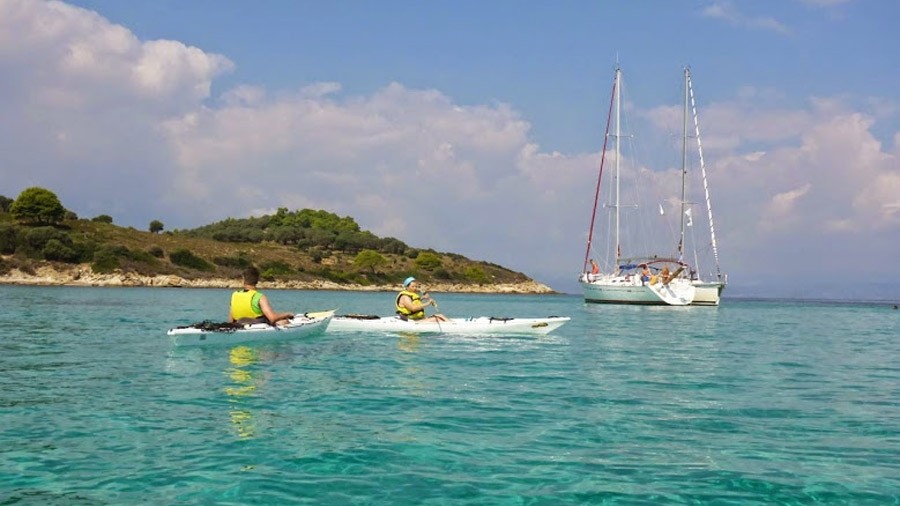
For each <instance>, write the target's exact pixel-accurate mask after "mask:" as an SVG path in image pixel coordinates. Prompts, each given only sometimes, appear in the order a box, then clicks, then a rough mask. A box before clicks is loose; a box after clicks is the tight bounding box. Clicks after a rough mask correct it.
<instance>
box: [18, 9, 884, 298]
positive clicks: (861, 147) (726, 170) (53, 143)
mask: <svg viewBox="0 0 900 506" xmlns="http://www.w3.org/2000/svg"><path fill="white" fill-rule="evenodd" d="M898 23H900V4H898V3H896V2H887V1H886V2H874V1H863V0H779V1H775V0H772V1H767V0H762V1H750V0H746V1H738V0H731V1H724V0H704V1H680V2H669V1H643V2H633V1H624V0H623V1H605V2H587V1H561V2H514V1H491V2H475V1H454V2H446V1H434V2H413V1H385V2H361V1H356V2H351V1H338V2H303V1H286V0H285V1H276V0H270V1H266V2H236V1H221V0H217V1H212V0H202V1H201V0H195V1H189V2H184V1H174V0H158V1H154V2H122V1H118V0H80V1H72V2H65V3H62V2H46V1H40V0H0V72H2V75H4V80H3V82H0V113H2V114H0V171H2V174H3V181H2V184H0V194H2V195H6V196H9V197H13V198H14V197H15V196H16V195H18V193H19V192H20V191H21V190H23V189H24V188H26V187H28V186H43V187H47V188H50V189H51V190H53V191H55V192H56V193H57V194H58V195H59V196H60V198H61V200H62V201H63V204H64V205H66V207H68V208H70V209H72V210H74V211H75V212H77V213H78V214H79V215H81V216H85V217H90V216H94V215H97V214H101V213H105V214H110V215H112V216H113V218H114V220H115V222H116V223H118V224H121V225H130V226H134V227H136V228H140V229H146V227H147V224H148V223H149V222H150V221H151V220H153V219H159V220H161V221H163V223H165V224H166V228H167V229H170V230H171V229H175V228H190V227H194V226H199V225H203V224H206V223H210V222H212V221H217V220H220V219H223V218H225V217H241V216H249V215H251V214H259V213H263V212H268V211H271V210H274V209H276V208H278V207H288V208H291V209H296V208H303V207H311V208H317V209H318V208H321V209H326V210H329V211H331V212H335V213H337V214H340V215H349V216H353V217H354V218H356V219H357V221H358V222H359V223H360V224H361V225H362V226H363V227H364V228H366V229H368V230H371V231H373V232H374V233H376V234H379V235H384V236H393V237H397V238H399V239H401V240H403V241H405V242H407V243H409V244H411V245H413V246H417V247H432V248H434V249H437V250H441V251H452V252H458V253H461V254H464V255H466V256H469V257H472V258H476V259H482V260H488V261H491V262H495V263H499V264H502V265H504V266H508V267H511V268H513V269H515V270H519V271H522V272H524V273H526V274H528V275H530V276H532V277H535V278H537V279H538V280H540V281H543V282H545V283H548V284H550V285H551V286H553V287H554V288H557V289H558V290H563V291H572V292H574V291H577V285H576V284H575V282H574V279H575V277H576V275H577V273H578V271H579V270H580V268H581V261H582V257H583V255H584V241H585V235H586V228H587V223H588V220H589V213H590V205H591V201H592V198H593V181H594V180H595V178H596V172H597V166H598V160H599V152H600V150H601V148H602V144H603V142H602V141H603V129H604V126H605V121H606V111H607V107H608V103H609V90H610V86H611V83H612V77H613V70H614V68H615V65H616V62H617V60H618V62H619V64H620V65H621V66H622V68H623V70H624V72H625V75H626V79H627V81H626V82H627V84H628V99H629V102H628V108H629V110H628V112H629V115H630V116H633V117H634V118H636V125H639V127H638V128H637V134H636V137H635V142H636V143H638V144H641V145H643V146H644V149H645V150H646V152H645V157H646V160H644V163H646V164H648V167H649V168H650V170H651V171H653V172H654V173H658V174H659V177H660V178H661V179H663V178H665V175H666V174H667V171H669V170H670V169H671V167H670V166H667V165H666V163H668V162H665V161H661V160H666V158H665V155H664V154H663V153H662V149H663V147H664V145H665V144H666V135H667V134H670V133H671V132H670V131H669V130H668V128H669V127H668V126H667V125H664V121H663V120H662V118H666V117H668V115H667V112H670V111H671V110H672V108H673V107H678V103H679V100H680V98H679V97H680V93H681V90H680V85H681V71H682V68H683V67H684V66H685V65H689V66H690V67H691V69H692V72H693V78H694V87H695V92H696V94H697V100H698V108H699V114H700V121H701V127H702V128H703V133H704V143H705V146H704V148H705V150H706V153H705V155H706V158H707V166H708V169H709V171H710V183H711V186H712V191H713V194H712V197H713V206H714V210H715V211H716V215H717V216H716V219H717V228H718V229H719V240H720V250H721V255H722V264H723V265H722V268H723V269H724V270H725V271H726V272H728V273H729V280H730V282H731V286H730V287H729V291H730V292H731V293H733V294H749V295H756V294H760V293H762V294H770V295H776V296H805V297H817V296H841V295H842V294H847V295H849V296H852V297H860V296H866V297H868V296H870V295H871V294H875V295H876V296H878V294H881V295H880V296H883V297H892V296H897V292H896V291H890V289H889V288H886V287H883V286H882V287H879V288H878V290H879V291H878V292H865V291H863V293H858V292H859V290H860V289H859V288H858V287H857V285H858V284H859V282H860V281H862V282H865V283H866V286H874V285H875V284H877V283H879V282H880V281H883V280H884V279H893V280H897V279H900V268H898V267H897V264H896V262H888V261H887V260H888V259H893V258H897V257H898V256H900V167H898V166H900V164H898V160H897V157H898V155H900V107H898V105H900V97H898V91H897V90H900V66H898V65H897V63H896V62H897V55H898V54H900V36H898V35H896V32H895V27H896V26H897V25H898ZM654 164H655V165H654ZM870 263H871V266H872V268H869V267H868V265H869V264H870ZM876 265H878V267H877V268H876ZM823 273H827V274H826V275H823ZM846 290H851V291H850V292H847V291H846Z"/></svg>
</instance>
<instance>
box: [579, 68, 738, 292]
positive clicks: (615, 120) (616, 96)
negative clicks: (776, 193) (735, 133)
mask: <svg viewBox="0 0 900 506" xmlns="http://www.w3.org/2000/svg"><path fill="white" fill-rule="evenodd" d="M689 99H690V101H691V103H693V92H692V90H691V87H690V72H689V70H688V69H686V70H685V106H684V117H685V120H684V134H683V136H682V170H681V187H682V189H681V195H680V202H678V207H679V208H680V213H679V214H680V215H681V220H680V227H679V232H678V237H677V239H678V240H677V242H676V241H672V242H670V243H669V245H668V246H667V247H666V248H667V249H668V252H665V253H664V252H662V251H661V250H660V249H659V248H660V246H659V244H658V242H659V241H658V240H656V241H654V240H653V239H654V238H659V237H661V236H662V234H657V233H654V232H648V233H647V235H648V236H651V238H650V239H649V240H643V241H639V240H637V239H636V238H635V237H636V234H637V232H638V230H637V229H641V230H644V229H645V228H646V229H648V230H649V229H652V228H653V226H650V227H644V226H642V225H640V224H639V222H638V220H635V219H632V218H634V217H635V216H636V215H638V214H641V213H638V212H637V211H639V210H640V208H641V205H640V204H639V203H630V202H623V193H624V192H623V191H622V182H623V181H625V182H632V183H633V181H634V177H633V176H631V177H628V176H627V175H626V174H623V169H622V167H621V165H622V160H623V157H622V155H621V149H620V145H621V141H622V140H623V139H627V138H628V136H623V134H622V131H621V127H622V118H621V116H622V114H621V110H622V70H621V68H619V67H617V68H616V72H615V80H614V83H613V91H612V98H611V100H610V108H609V115H608V118H607V127H606V135H605V141H604V146H603V156H602V157H601V162H600V173H599V175H598V178H597V188H596V191H595V194H594V206H593V212H592V215H591V223H590V228H589V230H588V241H587V248H586V251H585V257H584V266H585V269H583V272H582V274H581V275H580V277H579V281H580V283H581V286H582V289H583V292H584V300H585V301H586V302H594V303H609V304H644V305H669V306H686V305H691V304H694V305H717V304H718V303H719V297H720V294H721V292H722V290H723V289H724V286H725V278H724V277H723V276H722V275H721V273H719V270H718V251H717V249H716V247H715V241H714V239H713V243H712V244H713V247H712V248H713V251H714V252H715V254H714V256H715V258H716V272H717V275H718V276H717V278H716V280H715V281H704V280H703V279H702V278H701V277H700V275H699V274H698V270H697V269H696V268H695V267H694V266H692V265H691V264H690V263H689V262H688V260H687V258H686V257H685V246H686V243H690V244H691V245H693V244H695V243H696V241H687V239H692V238H693V237H694V234H693V232H694V229H693V218H694V217H693V209H694V206H695V204H694V203H691V202H689V201H688V200H687V197H688V195H687V186H688V185H687V176H688V170H687V158H688V157H687V151H688V149H687V146H688V143H689V142H688V141H689V133H688V110H689V108H688V101H689ZM692 110H694V111H695V109H692ZM611 123H612V125H613V132H612V133H611V132H610V124H611ZM694 125H695V132H696V134H697V135H696V138H697V140H698V145H699V127H698V126H697V118H696V114H694ZM610 139H612V141H613V148H614V149H613V156H612V158H613V162H614V165H613V169H612V176H611V179H612V181H611V188H610V191H609V193H610V202H609V203H608V204H606V205H605V206H604V207H606V208H609V209H611V211H612V212H611V213H610V214H611V216H610V217H609V218H610V219H609V223H608V226H607V230H608V233H607V236H606V250H607V251H606V253H605V255H604V257H606V258H607V259H606V260H605V261H604V264H605V265H606V269H605V272H604V271H600V272H598V270H599V269H598V268H597V267H594V268H593V269H588V268H587V266H588V261H589V258H590V262H591V265H595V264H594V261H593V258H591V256H592V254H595V253H598V251H597V250H598V249H599V248H596V247H595V245H594V228H595V224H596V218H597V207H598V203H599V200H600V190H601V183H602V182H603V181H604V177H603V176H604V174H603V170H604V165H605V162H606V159H607V154H608V153H607V146H608V144H609V141H610ZM701 153H702V152H701ZM700 158H701V160H702V155H701V157H700ZM701 167H702V163H701ZM635 172H637V171H636V170H635ZM702 177H703V181H704V187H705V188H706V204H707V206H706V208H707V210H708V212H707V217H708V218H709V224H710V231H711V232H712V231H714V229H713V228H712V213H711V211H709V195H708V185H707V184H706V180H705V178H706V173H705V168H703V170H702ZM607 179H609V177H608V178H607ZM641 193H642V192H641V191H636V193H635V195H639V194H641ZM632 210H634V212H631V211H632ZM659 210H660V215H663V214H664V209H663V206H662V204H659ZM626 217H627V218H628V219H627V223H625V224H624V226H623V221H626V220H625V218H626ZM689 231H690V232H692V233H691V234H690V235H689V234H688V233H687V232H689ZM626 232H628V233H626ZM711 235H712V237H713V238H714V234H712V233H711ZM673 239H674V238H673ZM654 242H655V243H656V244H654ZM654 248H657V249H654ZM623 250H624V251H625V252H626V254H625V255H623V254H622V252H623ZM694 259H696V260H699V256H698V255H696V254H695V255H694ZM694 265H695V266H696V264H694Z"/></svg>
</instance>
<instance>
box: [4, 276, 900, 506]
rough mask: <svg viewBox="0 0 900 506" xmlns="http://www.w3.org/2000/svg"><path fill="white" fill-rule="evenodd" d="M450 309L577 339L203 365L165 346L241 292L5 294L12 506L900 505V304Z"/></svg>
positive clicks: (301, 307) (336, 346) (389, 339)
mask: <svg viewBox="0 0 900 506" xmlns="http://www.w3.org/2000/svg"><path fill="white" fill-rule="evenodd" d="M268 293H269V296H270V299H271V300H272V303H273V305H274V306H275V308H276V309H277V310H280V311H297V312H302V311H305V310H323V309H332V308H339V311H338V312H339V313H381V314H387V313H390V312H391V310H392V305H393V294H390V293H352V292H311V291H289V290H285V291H269V292H268ZM434 296H435V299H436V300H437V301H438V303H439V306H438V308H439V310H440V311H441V312H443V313H445V314H447V315H449V316H475V315H487V316H511V317H535V316H550V315H564V316H571V317H572V321H571V322H569V323H568V324H567V325H565V326H563V327H562V328H560V329H559V330H557V331H556V332H554V333H553V334H550V335H548V336H541V337H504V336H499V337H487V338H486V337H471V336H469V337H467V336H430V337H417V336H413V335H390V334H366V333H352V334H343V335H340V334H327V333H326V334H324V335H320V336H315V337H309V338H304V339H302V340H299V341H296V342H288V343H281V344H274V345H265V346H254V345H247V346H233V347H227V346H226V347H207V348H194V349H190V348H188V349H185V348H174V347H173V346H172V345H171V343H170V341H169V338H168V337H167V336H166V334H165V331H166V329H168V328H170V327H174V326H177V325H183V324H188V323H192V322H195V321H199V320H205V319H212V320H221V319H224V318H225V316H226V313H227V305H228V298H229V294H228V291H225V290H214V289H164V288H154V289H149V288H146V289H145V288H75V287H20V286H0V299H2V300H3V304H2V305H0V323H2V325H0V504H65V505H69V504H91V505H94V504H350V505H355V504H367V505H369V504H416V505H418V504H441V505H442V504H453V505H456V504H466V505H492V504H496V505H560V504H741V505H744V504H814V503H823V504H853V505H856V504H878V505H882V504H897V503H898V502H900V323H898V322H900V311H897V310H894V309H893V307H892V304H877V303H826V302H800V301H774V300H770V301H766V300H730V299H727V298H726V299H725V300H723V302H722V305H721V306H720V307H717V308H716V307H687V308H671V307H665V308H663V307H630V306H612V305H586V304H584V303H583V301H582V299H581V298H580V297H577V296H547V295H544V296H522V295H463V294H434Z"/></svg>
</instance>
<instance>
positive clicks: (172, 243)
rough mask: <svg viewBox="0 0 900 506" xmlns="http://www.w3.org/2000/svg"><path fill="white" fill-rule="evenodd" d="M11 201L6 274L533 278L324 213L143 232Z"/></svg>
mask: <svg viewBox="0 0 900 506" xmlns="http://www.w3.org/2000/svg"><path fill="white" fill-rule="evenodd" d="M12 202H14V201H12V200H11V199H5V201H2V202H0V203H3V204H5V205H4V206H0V209H2V210H0V255H2V256H0V276H2V275H4V274H7V273H9V272H10V271H12V270H13V269H19V270H20V271H22V272H25V273H33V272H34V271H35V269H37V268H39V267H40V266H43V265H52V266H57V267H59V268H65V267H66V266H71V265H76V264H83V265H90V268H91V270H92V271H93V272H94V273H98V274H99V273H113V272H121V273H132V274H136V275H140V276H162V275H175V276H179V277H182V278H184V279H191V280H198V279H204V278H209V279H214V278H228V279H239V278H240V273H241V271H242V270H243V269H244V267H246V266H248V265H251V264H252V265H256V266H257V267H258V268H259V269H260V271H261V272H262V274H263V279H264V280H266V281H298V282H310V281H316V280H327V281H330V282H333V283H338V284H342V285H361V286H380V285H397V284H399V283H401V282H402V280H403V279H404V278H405V277H407V276H410V275H412V276H416V277H417V278H419V279H421V280H423V281H425V282H429V283H447V284H455V285H470V286H476V285H493V284H518V283H525V282H529V281H531V280H530V278H528V277H527V276H525V275H524V274H522V273H518V272H514V271H511V270H509V269H506V268H504V267H501V266H499V265H496V264H492V263H489V262H482V261H476V260H470V259H468V258H465V257H463V256H462V255H457V254H454V253H446V252H438V251H434V250H430V249H420V248H413V247H410V246H408V245H406V244H405V243H403V242H402V241H400V240H399V239H395V238H381V237H378V236H376V235H374V234H372V233H371V232H368V231H365V230H362V229H360V227H359V225H358V224H357V223H356V221H355V220H354V219H353V218H350V217H339V216H337V215H335V214H332V213H329V212H326V211H320V210H319V211H317V210H311V209H303V210H298V211H293V212H290V211H288V210H287V209H279V210H278V212H277V213H276V214H274V215H267V216H262V217H254V218H245V219H234V218H229V219H227V220H224V221H221V222H218V223H213V224H210V225H206V226H202V227H199V228H196V229H191V230H174V231H165V232H162V229H163V228H164V225H163V224H162V223H161V222H159V221H157V220H154V221H153V222H151V223H150V226H149V227H148V231H146V232H145V231H141V230H136V229H134V228H131V227H127V228H126V227H120V226H117V225H115V224H113V223H112V218H111V217H109V216H107V215H100V216H97V217H95V218H93V219H78V217H77V216H75V215H74V213H72V212H70V211H66V213H65V217H64V218H63V219H61V220H41V219H35V220H23V219H22V216H23V215H22V213H21V212H20V213H18V214H17V213H15V212H11V210H10V207H11V206H10V204H11V203H12ZM42 221H51V222H52V223H43V222H42ZM149 230H154V231H155V232H150V231H149Z"/></svg>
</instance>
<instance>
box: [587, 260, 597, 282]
mask: <svg viewBox="0 0 900 506" xmlns="http://www.w3.org/2000/svg"><path fill="white" fill-rule="evenodd" d="M598 274H600V266H599V265H597V262H595V261H594V259H593V258H592V259H591V273H590V274H589V275H588V276H587V278H588V280H589V281H593V280H594V279H595V278H596V277H597V275H598Z"/></svg>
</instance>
